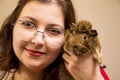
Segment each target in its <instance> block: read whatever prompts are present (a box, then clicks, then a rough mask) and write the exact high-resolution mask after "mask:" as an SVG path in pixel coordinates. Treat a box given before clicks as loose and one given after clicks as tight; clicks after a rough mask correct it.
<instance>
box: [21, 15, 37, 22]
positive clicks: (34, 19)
mask: <svg viewBox="0 0 120 80" xmlns="http://www.w3.org/2000/svg"><path fill="white" fill-rule="evenodd" d="M22 18H23V19H24V18H28V19H30V20H32V21H34V22H37V20H35V19H34V18H32V17H30V16H24V17H21V18H20V19H22Z"/></svg>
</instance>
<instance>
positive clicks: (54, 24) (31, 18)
mask: <svg viewBox="0 0 120 80" xmlns="http://www.w3.org/2000/svg"><path fill="white" fill-rule="evenodd" d="M22 18H28V19H30V20H32V21H34V22H36V23H38V21H37V20H35V19H34V18H33V17H30V16H24V17H21V18H20V19H22ZM50 25H51V26H60V27H62V28H64V25H60V24H56V23H53V24H50Z"/></svg>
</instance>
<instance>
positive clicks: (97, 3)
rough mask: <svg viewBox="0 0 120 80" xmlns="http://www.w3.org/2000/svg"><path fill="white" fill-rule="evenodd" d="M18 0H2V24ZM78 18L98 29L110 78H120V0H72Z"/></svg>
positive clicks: (0, 19)
mask: <svg viewBox="0 0 120 80" xmlns="http://www.w3.org/2000/svg"><path fill="white" fill-rule="evenodd" d="M17 1H18V0H0V26H1V24H2V22H3V21H4V20H5V18H6V17H7V16H8V14H10V12H11V11H12V10H13V9H14V8H15V6H16V5H17ZM72 1H73V3H74V6H75V9H76V14H77V20H78V21H79V20H88V21H90V22H91V23H92V25H93V27H94V28H95V29H97V30H98V33H99V37H100V39H101V44H102V52H103V63H104V64H106V66H107V68H106V71H107V73H108V75H109V77H110V80H120V62H119V61H120V0H72Z"/></svg>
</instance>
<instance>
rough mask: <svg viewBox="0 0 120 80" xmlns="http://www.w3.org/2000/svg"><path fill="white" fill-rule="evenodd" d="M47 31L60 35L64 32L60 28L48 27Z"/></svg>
mask: <svg viewBox="0 0 120 80" xmlns="http://www.w3.org/2000/svg"><path fill="white" fill-rule="evenodd" d="M47 31H48V32H49V33H50V34H52V35H59V34H61V33H62V30H60V29H48V30H47Z"/></svg>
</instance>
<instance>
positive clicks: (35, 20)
mask: <svg viewBox="0 0 120 80" xmlns="http://www.w3.org/2000/svg"><path fill="white" fill-rule="evenodd" d="M63 43H64V14H63V12H62V9H61V8H60V7H59V6H57V5H56V4H42V3H40V2H37V1H31V2H29V3H27V4H26V6H25V7H24V8H23V10H22V12H21V14H20V16H19V18H18V20H17V21H16V23H15V26H14V30H13V49H14V52H15V54H16V56H17V58H18V59H19V61H20V65H21V66H22V65H23V66H25V67H26V68H28V69H30V70H32V71H35V72H39V71H41V70H44V69H45V68H46V67H47V66H48V65H50V64H51V63H52V62H53V61H54V60H55V59H56V58H57V57H58V55H59V52H60V50H61V47H62V45H63Z"/></svg>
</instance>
